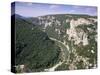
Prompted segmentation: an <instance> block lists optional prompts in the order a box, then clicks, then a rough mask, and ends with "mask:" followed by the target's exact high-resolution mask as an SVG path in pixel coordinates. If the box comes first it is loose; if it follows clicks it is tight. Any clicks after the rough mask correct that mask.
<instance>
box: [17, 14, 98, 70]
mask: <svg viewBox="0 0 100 75" xmlns="http://www.w3.org/2000/svg"><path fill="white" fill-rule="evenodd" d="M15 16H16V17H15V22H16V25H15V26H16V65H17V66H18V67H19V68H18V69H17V72H21V71H22V70H21V69H20V65H24V70H23V71H25V72H27V71H28V72H36V71H56V70H57V71H58V70H74V69H92V68H96V67H97V16H89V15H82V14H52V15H45V16H38V17H31V18H30V17H29V18H28V17H27V18H25V17H22V16H19V15H17V14H15Z"/></svg>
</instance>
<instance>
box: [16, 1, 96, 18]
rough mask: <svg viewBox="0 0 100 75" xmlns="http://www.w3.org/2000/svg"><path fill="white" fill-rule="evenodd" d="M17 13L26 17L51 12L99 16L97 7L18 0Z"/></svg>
mask: <svg viewBox="0 0 100 75" xmlns="http://www.w3.org/2000/svg"><path fill="white" fill-rule="evenodd" d="M15 13H16V14H19V15H21V16H24V17H37V16H43V15H49V14H87V15H92V16H97V7H95V6H78V5H61V4H43V3H30V2H16V3H15Z"/></svg>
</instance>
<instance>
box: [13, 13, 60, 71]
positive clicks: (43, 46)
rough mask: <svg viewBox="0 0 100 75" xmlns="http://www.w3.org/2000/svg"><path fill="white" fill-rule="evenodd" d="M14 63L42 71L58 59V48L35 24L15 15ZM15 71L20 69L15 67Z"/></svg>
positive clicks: (28, 68) (29, 69) (30, 69)
mask: <svg viewBox="0 0 100 75" xmlns="http://www.w3.org/2000/svg"><path fill="white" fill-rule="evenodd" d="M15 26H16V27H15V28H16V29H15V32H16V65H22V64H23V65H25V71H27V72H30V71H35V72H36V71H42V70H44V68H49V67H52V66H53V65H54V64H56V63H57V62H58V61H59V59H58V57H59V53H60V48H59V47H58V46H56V44H55V42H54V41H52V40H50V39H49V37H48V35H47V34H46V33H45V32H43V31H41V30H40V29H39V28H38V27H37V25H33V24H32V23H30V22H28V21H26V20H25V19H23V18H22V17H20V16H19V15H15ZM17 72H20V70H18V69H17Z"/></svg>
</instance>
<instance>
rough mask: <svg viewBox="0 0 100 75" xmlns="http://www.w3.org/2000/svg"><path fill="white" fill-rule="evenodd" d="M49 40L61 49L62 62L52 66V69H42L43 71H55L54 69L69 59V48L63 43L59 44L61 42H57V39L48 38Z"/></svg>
mask: <svg viewBox="0 0 100 75" xmlns="http://www.w3.org/2000/svg"><path fill="white" fill-rule="evenodd" d="M50 39H51V40H53V41H55V42H56V44H57V45H58V46H59V47H60V48H61V52H62V57H63V58H62V59H63V60H62V61H59V63H58V64H56V65H54V66H53V67H51V68H48V69H44V71H55V69H56V68H57V67H58V66H60V65H61V64H62V63H63V62H65V61H67V60H68V58H69V48H68V46H67V45H66V44H65V43H63V42H61V41H59V40H57V39H55V38H50Z"/></svg>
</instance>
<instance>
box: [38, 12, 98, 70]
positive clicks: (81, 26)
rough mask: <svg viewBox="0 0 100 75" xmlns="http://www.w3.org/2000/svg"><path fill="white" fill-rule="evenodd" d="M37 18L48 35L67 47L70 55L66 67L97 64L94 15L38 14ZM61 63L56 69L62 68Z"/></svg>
mask: <svg viewBox="0 0 100 75" xmlns="http://www.w3.org/2000/svg"><path fill="white" fill-rule="evenodd" d="M38 19H39V24H40V26H41V27H42V28H41V29H42V30H44V32H46V33H47V34H48V36H49V37H52V38H55V39H57V40H60V41H61V42H63V43H64V44H65V45H66V46H67V47H68V50H69V51H70V57H69V59H68V61H69V62H66V63H67V67H66V69H85V68H94V66H95V65H96V64H97V62H96V61H97V57H96V56H97V54H96V53H97V17H96V16H88V15H67V14H60V15H46V16H39V17H38ZM90 64H91V65H90ZM63 65H64V64H62V65H60V66H59V67H58V68H57V69H56V70H62V69H64V68H63V67H62V66H63ZM80 65H82V66H80ZM65 66H66V65H65Z"/></svg>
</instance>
